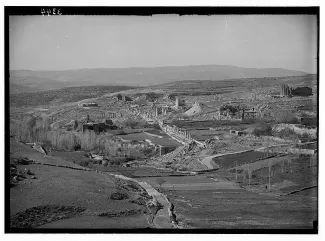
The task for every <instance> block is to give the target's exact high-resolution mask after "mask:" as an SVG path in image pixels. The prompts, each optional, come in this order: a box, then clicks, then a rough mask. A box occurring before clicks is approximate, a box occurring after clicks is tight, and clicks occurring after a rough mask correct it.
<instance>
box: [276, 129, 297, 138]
mask: <svg viewBox="0 0 325 241" xmlns="http://www.w3.org/2000/svg"><path fill="white" fill-rule="evenodd" d="M276 136H277V137H280V138H283V139H290V140H298V139H299V135H298V134H296V133H295V132H294V130H292V129H290V128H288V127H287V128H284V129H282V130H281V131H279V132H278V133H277V134H276Z"/></svg>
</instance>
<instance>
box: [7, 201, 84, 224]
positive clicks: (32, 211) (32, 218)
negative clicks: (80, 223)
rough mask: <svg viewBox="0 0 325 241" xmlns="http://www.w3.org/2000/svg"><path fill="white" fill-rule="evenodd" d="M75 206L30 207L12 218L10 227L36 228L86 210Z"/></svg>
mask: <svg viewBox="0 0 325 241" xmlns="http://www.w3.org/2000/svg"><path fill="white" fill-rule="evenodd" d="M85 210H86V209H85V208H81V207H74V206H60V205H45V206H37V207H32V208H28V209H26V210H24V211H21V212H19V213H16V214H15V215H14V216H12V217H11V218H10V228H11V229H15V228H35V227H38V226H41V225H44V224H46V223H51V222H54V221H57V220H62V219H68V218H72V217H74V216H76V215H77V214H79V213H81V212H83V211H85Z"/></svg>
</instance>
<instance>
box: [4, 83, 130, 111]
mask: <svg viewBox="0 0 325 241" xmlns="http://www.w3.org/2000/svg"><path fill="white" fill-rule="evenodd" d="M134 88H136V87H133V86H105V85H103V86H81V87H67V88H63V89H59V90H49V91H40V92H37V93H19V94H11V95H10V106H12V107H22V106H40V105H49V104H51V103H53V104H54V103H55V104H60V103H70V102H77V101H80V100H83V99H89V98H97V97H99V96H102V95H104V94H108V93H113V92H118V91H122V90H128V89H134Z"/></svg>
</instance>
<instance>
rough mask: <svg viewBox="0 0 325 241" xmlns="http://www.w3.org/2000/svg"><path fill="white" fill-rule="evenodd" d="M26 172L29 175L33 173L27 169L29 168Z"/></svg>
mask: <svg viewBox="0 0 325 241" xmlns="http://www.w3.org/2000/svg"><path fill="white" fill-rule="evenodd" d="M25 173H26V174H27V175H33V173H32V172H31V171H30V170H29V169H27V168H25Z"/></svg>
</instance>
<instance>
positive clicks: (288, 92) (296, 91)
mask: <svg viewBox="0 0 325 241" xmlns="http://www.w3.org/2000/svg"><path fill="white" fill-rule="evenodd" d="M312 94H313V90H312V89H311V88H309V87H306V86H305V87H297V88H292V87H290V86H288V85H281V95H283V96H294V95H295V96H311V95H312Z"/></svg>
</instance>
